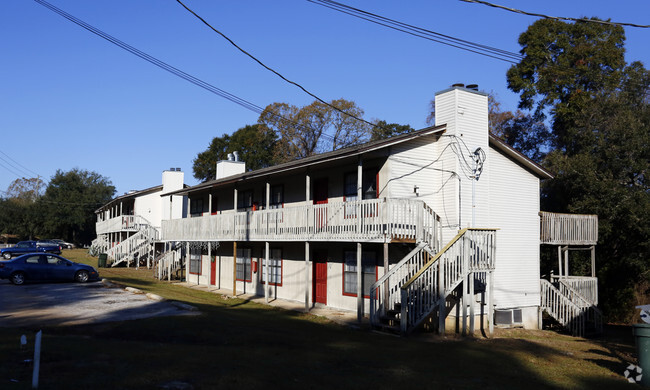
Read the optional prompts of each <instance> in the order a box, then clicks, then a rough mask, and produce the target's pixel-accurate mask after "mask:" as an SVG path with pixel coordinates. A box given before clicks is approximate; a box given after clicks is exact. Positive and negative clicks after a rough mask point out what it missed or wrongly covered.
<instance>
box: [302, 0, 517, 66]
mask: <svg viewBox="0 0 650 390" xmlns="http://www.w3.org/2000/svg"><path fill="white" fill-rule="evenodd" d="M307 1H309V2H310V3H314V4H317V5H321V6H323V7H326V8H329V9H332V10H335V11H338V12H341V13H344V14H347V15H350V16H354V17H356V18H359V19H363V20H366V21H368V22H371V23H375V24H379V25H381V26H384V27H388V28H390V29H393V30H396V31H400V32H403V33H406V34H409V35H413V36H416V37H419V38H423V39H427V40H429V41H433V42H436V43H440V44H443V45H447V46H451V47H455V48H457V49H461V50H465V51H469V52H472V53H475V54H479V55H482V56H486V57H490V58H494V59H497V60H500V61H505V62H509V63H512V64H516V63H518V62H519V61H520V60H521V59H522V55H521V54H518V53H514V52H511V51H507V50H503V49H498V48H495V47H492V46H487V45H482V44H479V43H475V42H472V41H467V40H464V39H460V38H456V37H453V36H450V35H446V34H441V33H438V32H435V31H431V30H427V29H424V28H421V27H417V26H413V25H411V24H407V23H403V22H400V21H397V20H394V19H390V18H387V17H384V16H380V15H377V14H374V13H371V12H368V11H364V10H361V9H359V8H354V7H350V6H348V5H345V4H343V3H339V2H336V1H332V0H307Z"/></svg>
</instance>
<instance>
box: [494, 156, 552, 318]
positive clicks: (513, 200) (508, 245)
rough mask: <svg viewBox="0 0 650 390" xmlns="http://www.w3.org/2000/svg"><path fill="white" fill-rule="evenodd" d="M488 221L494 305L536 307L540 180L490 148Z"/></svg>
mask: <svg viewBox="0 0 650 390" xmlns="http://www.w3.org/2000/svg"><path fill="white" fill-rule="evenodd" d="M488 159H489V161H490V165H489V170H490V171H491V173H492V176H491V181H490V200H491V202H490V211H491V216H490V223H491V225H492V226H494V227H496V228H499V229H500V230H499V231H498V232H497V255H496V256H497V259H496V261H497V266H496V271H495V275H494V282H495V288H494V302H495V304H496V305H497V308H514V307H526V306H539V302H540V288H539V279H540V264H539V245H540V243H539V215H538V213H539V202H540V200H539V179H538V178H537V177H536V176H534V175H533V174H531V173H529V172H528V171H526V170H525V169H523V168H522V167H521V166H520V165H518V164H516V163H514V162H513V161H512V160H510V159H509V158H508V157H506V156H505V155H503V154H501V153H500V152H499V151H497V150H496V149H493V148H490V150H489V157H488Z"/></svg>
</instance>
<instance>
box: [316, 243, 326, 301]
mask: <svg viewBox="0 0 650 390" xmlns="http://www.w3.org/2000/svg"><path fill="white" fill-rule="evenodd" d="M313 294H314V302H315V303H322V304H324V305H327V252H326V251H319V252H314V292H313Z"/></svg>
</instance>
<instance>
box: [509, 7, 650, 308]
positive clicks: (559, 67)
mask: <svg viewBox="0 0 650 390" xmlns="http://www.w3.org/2000/svg"><path fill="white" fill-rule="evenodd" d="M624 41H625V36H624V33H623V29H622V28H621V27H619V26H613V25H604V24H598V23H590V22H576V23H564V22H560V21H555V20H540V21H537V22H535V23H534V24H532V25H531V26H530V27H529V28H528V30H527V31H526V32H525V33H523V34H522V35H521V36H520V38H519V43H520V44H521V46H522V50H521V53H522V54H523V55H524V58H523V59H522V61H521V62H520V63H519V64H516V65H514V66H513V67H512V68H510V70H509V71H508V74H507V78H508V85H509V88H510V89H512V90H513V91H515V92H517V93H519V94H520V102H519V106H520V107H521V108H523V109H529V110H534V112H535V114H536V115H538V116H542V115H550V118H551V128H552V132H553V137H552V141H553V144H552V146H553V150H552V151H551V152H550V153H549V154H548V156H547V157H546V158H545V160H544V165H545V166H546V167H547V168H549V169H550V170H551V171H553V172H555V173H556V178H555V179H554V180H550V181H548V182H546V183H544V185H543V198H542V201H543V206H544V208H546V209H547V210H550V211H563V212H574V213H593V214H598V215H599V243H598V246H597V272H598V276H599V282H600V296H601V302H602V306H603V308H604V309H605V312H606V314H608V315H609V318H610V319H612V320H630V318H631V316H632V315H633V313H634V292H635V291H638V289H639V286H641V285H643V283H644V282H645V283H647V282H648V281H650V266H649V265H648V263H647V255H648V253H650V243H649V241H648V237H649V236H650V227H649V225H648V224H647V223H645V221H644V220H643V218H644V216H646V215H648V214H650V189H649V188H648V184H647V181H646V177H647V175H648V166H650V161H649V156H650V149H649V148H650V138H649V137H650V133H649V132H648V128H650V108H649V105H648V99H647V96H648V92H649V91H650V73H649V72H648V71H647V70H646V69H645V68H644V67H643V65H642V64H640V63H632V64H631V65H629V66H626V64H625V61H624V58H623V54H624Z"/></svg>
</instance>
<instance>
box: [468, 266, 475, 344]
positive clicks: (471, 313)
mask: <svg viewBox="0 0 650 390" xmlns="http://www.w3.org/2000/svg"><path fill="white" fill-rule="evenodd" d="M467 279H468V281H469V285H468V286H467V287H469V334H470V336H474V304H475V302H476V298H475V296H474V272H470V273H469V275H468V277H467Z"/></svg>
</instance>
